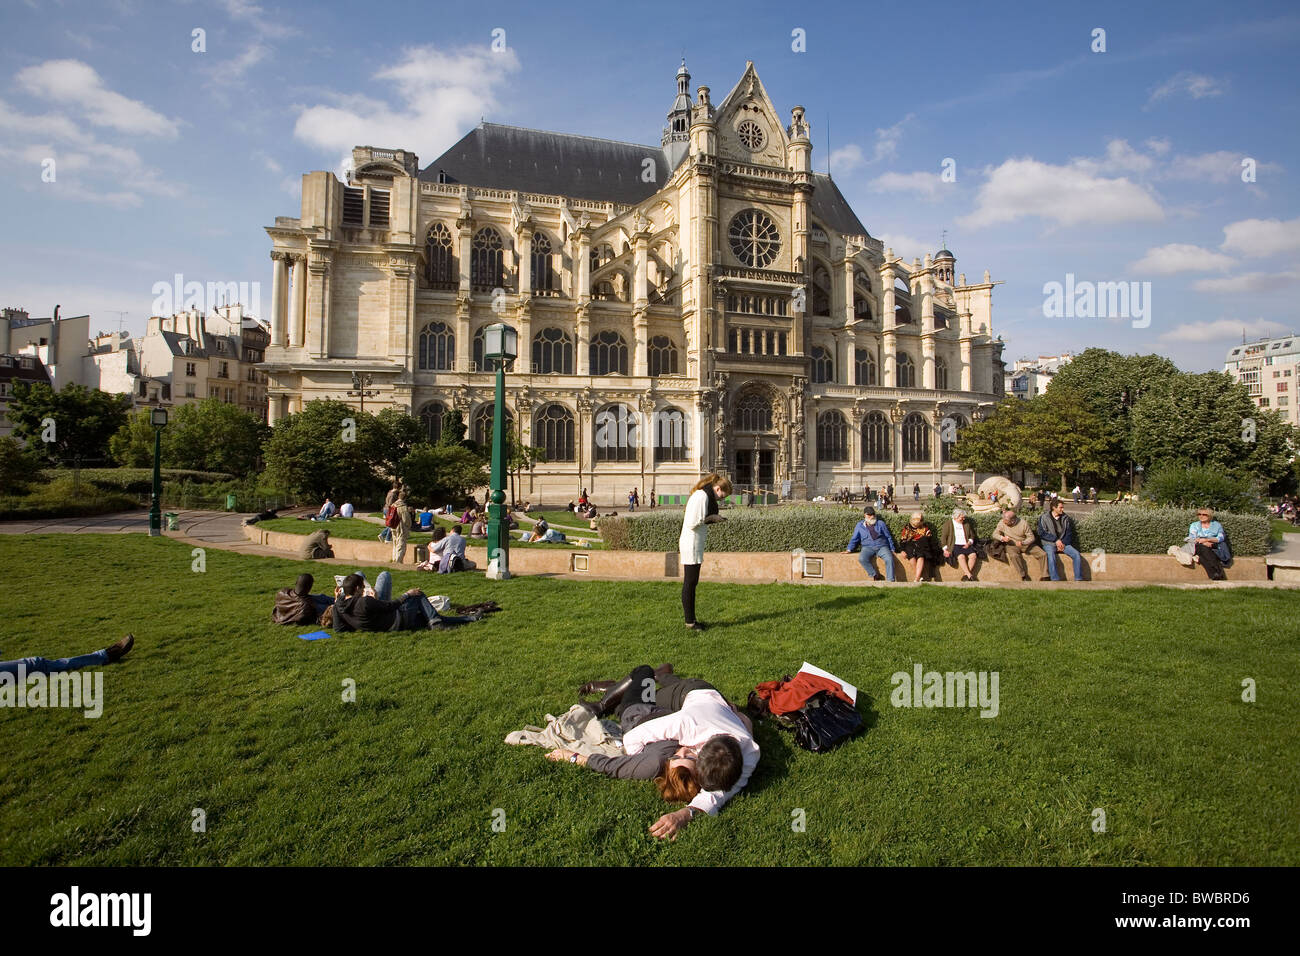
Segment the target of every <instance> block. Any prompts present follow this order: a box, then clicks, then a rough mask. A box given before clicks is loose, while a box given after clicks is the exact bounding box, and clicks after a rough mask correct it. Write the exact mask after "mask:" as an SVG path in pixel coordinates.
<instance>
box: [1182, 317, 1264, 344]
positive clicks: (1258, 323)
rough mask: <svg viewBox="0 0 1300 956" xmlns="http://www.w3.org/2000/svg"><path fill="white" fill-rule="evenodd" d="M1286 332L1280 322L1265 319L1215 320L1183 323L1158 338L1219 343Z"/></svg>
mask: <svg viewBox="0 0 1300 956" xmlns="http://www.w3.org/2000/svg"><path fill="white" fill-rule="evenodd" d="M1285 331H1287V327H1286V326H1285V325H1282V324H1281V323H1280V322H1270V321H1269V320H1267V319H1216V320H1215V321H1213V322H1184V323H1183V324H1182V325H1179V326H1176V327H1175V328H1173V329H1170V330H1169V331H1168V332H1165V333H1164V334H1163V335H1161V336H1160V338H1161V339H1162V340H1164V341H1168V342H1221V341H1225V340H1227V339H1238V338H1241V336H1243V335H1244V336H1246V337H1247V338H1262V337H1264V336H1272V335H1277V334H1279V333H1281V332H1285Z"/></svg>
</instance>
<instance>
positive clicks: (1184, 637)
mask: <svg viewBox="0 0 1300 956" xmlns="http://www.w3.org/2000/svg"><path fill="white" fill-rule="evenodd" d="M87 553H90V554H94V555H95V561H94V565H93V567H94V568H95V569H97V570H96V571H93V572H92V571H91V569H90V568H89V567H88V566H87V564H86V562H85V560H84V557H85V555H86V554H87ZM0 560H2V561H3V563H4V566H5V567H8V568H11V569H22V572H23V575H24V577H31V578H36V579H39V580H40V581H41V583H42V587H41V588H40V589H36V588H26V589H24V592H23V593H24V594H25V595H26V597H25V599H23V600H18V599H16V596H15V599H14V600H11V601H10V602H9V603H8V607H7V611H6V613H5V614H4V615H3V616H0V652H2V654H0V656H2V657H4V658H13V657H16V656H18V655H36V654H41V655H45V656H51V657H52V656H60V655H66V654H75V653H83V652H86V651H89V650H91V649H94V648H98V647H102V646H104V645H105V644H107V643H109V642H111V641H113V640H115V639H117V638H118V637H119V636H120V635H122V634H123V633H125V632H126V631H133V632H134V633H135V635H136V638H137V640H138V644H137V646H136V649H135V650H134V651H133V652H132V653H131V654H130V655H129V656H128V657H127V658H126V659H125V661H124V662H122V663H121V664H116V665H112V666H110V667H107V668H105V672H104V692H105V697H106V703H105V704H104V713H103V716H102V717H100V718H99V719H87V718H85V717H83V716H82V714H81V712H80V711H68V710H18V709H8V708H0V739H3V741H4V746H3V748H0V865H57V864H87V865H118V864H167V865H177V864H327V863H335V864H489V865H496V864H515V865H543V864H611V863H612V864H615V865H631V864H673V865H681V864H685V865H708V864H728V865H741V866H745V865H749V866H769V865H780V864H823V863H831V864H923V865H951V864H957V865H965V864H1031V865H1039V864H1045V865H1052V864H1066V865H1078V864H1120V865H1132V864H1142V865H1147V864H1160V865H1171V864H1202V865H1217V864H1229V865H1242V864H1280V865H1296V864H1297V863H1300V831H1298V830H1297V828H1296V826H1295V821H1296V818H1297V812H1298V811H1300V774H1298V773H1297V770H1296V766H1297V762H1298V760H1297V758H1300V693H1298V691H1300V686H1298V684H1300V676H1298V675H1300V649H1298V647H1297V628H1296V623H1295V622H1296V616H1295V606H1296V605H1295V602H1296V597H1295V594H1294V593H1291V592H1286V591H1281V590H1277V591H1273V590H1262V589H1256V590H1247V589H1234V590H1223V591H1198V592H1191V591H1184V590H1174V589H1157V588H1147V589H1132V590H1121V591H1091V592H1077V593H1071V592H1068V591H1059V590H1054V591H1047V590H1044V591H1024V590H1014V591H1013V590H1000V589H970V590H957V589H952V588H938V587H930V586H922V587H898V588H890V589H887V590H886V589H872V588H845V587H816V586H798V585H762V586H754V585H721V584H709V583H705V584H703V585H702V586H701V588H700V595H699V599H700V608H701V611H702V613H703V616H704V618H705V620H707V621H710V622H712V623H713V626H712V627H711V628H710V629H709V630H707V631H705V632H704V633H703V634H696V633H693V632H689V631H686V630H685V629H684V628H683V627H682V626H681V618H680V608H679V606H678V592H677V588H676V586H675V585H673V584H672V583H659V582H654V583H650V582H646V583H638V582H627V583H623V582H618V583H608V582H594V581H571V580H565V579H551V578H541V577H533V578H516V579H514V580H511V581H508V582H489V581H486V580H484V579H483V578H482V577H479V576H477V575H457V576H456V578H455V580H454V582H450V583H449V585H448V586H449V587H452V588H453V593H452V595H451V597H452V599H453V601H455V602H457V603H460V602H473V601H479V600H483V599H487V598H494V599H496V600H498V601H499V602H500V603H501V604H502V606H503V607H504V608H505V610H504V611H503V612H501V613H499V614H496V615H492V616H491V617H490V618H489V619H487V620H485V621H483V622H481V623H478V624H472V625H468V626H466V627H463V628H460V629H457V630H453V631H448V632H441V633H440V632H423V633H416V634H412V633H395V634H369V635H359V634H344V635H339V636H337V637H334V638H332V639H329V640H324V641H317V642H307V641H301V640H298V639H297V637H296V635H297V634H298V633H299V632H300V631H305V630H308V628H305V627H277V626H275V625H272V624H270V623H269V614H270V607H271V603H272V593H273V592H274V590H275V589H276V588H278V587H281V586H283V585H285V584H287V583H289V582H291V581H292V580H293V579H294V576H295V575H296V574H297V573H299V572H300V571H302V570H305V569H309V568H312V565H311V564H310V563H309V562H296V561H291V560H283V559H276V558H263V557H257V556H249V555H241V554H237V553H234V552H227V551H220V550H216V549H208V550H207V552H206V556H205V560H206V570H204V571H203V572H202V573H196V572H195V571H193V570H192V567H193V561H194V560H195V559H194V557H193V556H192V551H191V545H188V544H183V543H181V542H177V541H173V540H169V539H167V538H148V537H145V536H137V535H103V536H100V535H77V536H73V535H23V536H12V537H11V536H0ZM314 570H315V571H316V572H317V575H318V577H319V576H320V571H321V570H322V568H321V566H320V565H316V566H315V567H314ZM395 577H396V581H395V589H396V590H398V591H400V590H402V589H405V588H407V587H409V586H413V585H418V584H426V585H427V582H428V577H427V575H420V574H418V573H416V572H405V571H404V572H399V573H398V574H397V575H396V576H395ZM804 659H808V660H811V661H813V662H814V663H817V664H819V665H821V666H824V667H827V668H830V669H832V670H834V671H835V672H836V673H838V674H840V675H841V676H843V677H844V678H846V679H849V680H851V681H854V682H856V683H857V684H858V686H859V687H860V688H861V694H860V696H859V702H858V706H859V710H860V711H861V712H862V714H863V715H864V718H865V720H866V723H867V725H868V729H867V730H866V731H865V732H864V733H863V734H861V735H860V736H859V737H857V738H856V739H854V740H853V741H851V742H850V743H848V744H847V745H844V746H842V747H840V748H839V749H837V750H835V751H833V752H831V753H829V754H825V755H817V754H812V753H808V752H805V751H803V750H800V749H798V748H796V747H795V746H793V744H792V742H791V740H790V738H789V737H788V736H786V735H784V734H783V733H782V732H780V731H778V730H776V729H774V728H773V727H771V726H767V725H764V724H760V726H759V728H758V733H757V736H758V741H759V743H760V745H761V747H762V749H763V757H762V760H761V762H760V763H759V765H758V769H757V771H756V773H755V775H754V777H753V779H752V780H751V782H750V785H749V787H748V788H746V791H745V792H744V793H742V794H741V795H740V796H739V797H737V798H736V799H735V800H734V801H733V802H732V803H731V804H730V805H729V806H727V807H725V808H724V809H723V811H722V813H721V814H720V815H719V816H718V817H716V818H712V819H700V820H696V821H695V822H694V823H692V824H691V826H690V827H689V828H688V829H687V830H686V832H685V833H684V834H682V836H681V837H680V838H679V839H678V840H677V841H676V842H675V843H660V842H657V841H655V840H654V839H653V838H652V837H650V836H649V835H648V834H647V833H646V828H647V827H648V826H649V824H650V823H651V822H652V821H654V820H655V819H656V818H657V817H658V816H659V815H660V814H661V813H662V812H664V811H665V809H666V806H665V805H664V804H662V803H661V802H660V801H659V799H658V797H657V795H656V794H655V792H654V789H653V787H652V786H651V785H650V784H649V783H638V782H626V781H615V780H608V779H605V778H603V777H601V776H598V775H597V774H595V773H593V772H590V771H587V770H584V769H582V768H578V767H573V766H569V765H567V764H554V763H551V762H548V761H546V760H545V759H543V756H542V751H541V750H539V749H538V748H532V747H521V748H514V747H508V746H506V745H505V744H504V743H503V742H502V741H503V738H504V737H505V735H506V734H507V733H509V732H510V731H512V730H515V729H518V728H520V727H522V726H524V725H525V724H537V723H541V721H542V717H543V715H544V714H546V713H548V712H549V713H560V712H562V711H563V710H564V709H565V708H566V707H567V706H568V705H569V704H570V703H571V702H572V700H573V694H574V691H575V688H576V687H577V685H578V684H579V683H580V682H582V681H584V680H586V679H589V678H601V677H615V676H618V675H619V674H620V673H622V672H624V671H626V670H627V669H629V668H630V667H631V665H633V664H636V663H641V662H647V663H650V664H659V663H661V662H663V661H672V662H674V663H675V664H676V667H677V671H678V673H680V674H684V675H703V676H706V677H708V678H709V679H710V680H712V681H713V682H714V683H716V684H717V685H718V686H719V687H720V688H721V689H722V690H723V691H724V692H725V693H726V694H727V695H728V696H730V697H731V698H732V699H735V700H740V701H743V699H744V697H745V695H746V693H747V692H748V691H749V689H750V688H751V687H752V686H753V685H754V684H755V683H757V682H758V681H761V680H767V679H771V678H775V677H779V676H780V675H782V674H784V673H787V672H792V671H794V670H796V669H797V668H798V667H799V664H800V662H801V661H803V660H804ZM913 662H920V663H922V664H923V665H924V666H925V668H926V669H927V670H929V669H934V670H939V671H948V670H961V671H965V670H976V671H979V670H989V671H997V672H998V673H999V675H1000V690H999V698H1000V699H999V705H1000V712H999V714H998V716H997V717H996V718H992V719H984V718H981V717H980V716H979V714H978V712H976V711H974V710H959V709H955V708H954V709H942V708H936V709H903V708H895V707H892V706H891V705H890V694H891V690H892V684H891V681H890V675H891V674H892V673H894V672H896V671H905V672H910V671H911V668H912V664H913ZM1248 677H1249V678H1252V679H1253V680H1254V681H1255V682H1256V684H1257V687H1258V700H1257V702H1255V703H1244V702H1243V701H1242V699H1241V695H1242V680H1243V678H1248ZM347 681H355V688H356V700H355V703H346V702H344V701H343V700H342V689H343V687H344V686H345V682H347ZM199 808H201V809H202V810H203V811H204V813H205V814H206V832H203V833H195V832H193V830H192V827H191V821H192V819H193V816H192V814H193V811H194V810H195V809H199ZM1094 809H1101V810H1104V811H1105V815H1106V831H1105V832H1104V833H1098V832H1094V831H1093V829H1092V826H1091V824H1092V823H1093V820H1094V814H1093V811H1094ZM798 810H802V811H803V819H804V820H805V821H806V828H805V830H804V832H794V830H793V829H792V826H791V824H792V821H793V820H795V819H796V817H795V812H796V811H798ZM494 811H503V812H504V817H502V816H501V815H500V814H497V815H496V816H495V819H498V820H501V819H503V820H504V822H505V829H504V831H503V832H494V830H493V828H492V822H493V819H494Z"/></svg>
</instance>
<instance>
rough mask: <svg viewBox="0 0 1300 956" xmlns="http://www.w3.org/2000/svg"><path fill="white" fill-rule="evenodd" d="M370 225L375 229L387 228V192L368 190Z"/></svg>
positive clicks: (384, 190)
mask: <svg viewBox="0 0 1300 956" xmlns="http://www.w3.org/2000/svg"><path fill="white" fill-rule="evenodd" d="M370 225H371V226H372V227H373V228H376V229H387V228H388V191H387V190H386V189H372V190H370Z"/></svg>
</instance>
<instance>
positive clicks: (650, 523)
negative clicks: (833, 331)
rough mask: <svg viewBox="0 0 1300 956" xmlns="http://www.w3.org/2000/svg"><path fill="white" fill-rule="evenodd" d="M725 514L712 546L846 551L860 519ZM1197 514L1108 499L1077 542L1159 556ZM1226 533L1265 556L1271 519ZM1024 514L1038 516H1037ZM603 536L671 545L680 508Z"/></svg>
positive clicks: (618, 525) (614, 545)
mask: <svg viewBox="0 0 1300 956" xmlns="http://www.w3.org/2000/svg"><path fill="white" fill-rule="evenodd" d="M912 510H913V509H904V508H902V507H900V508H899V513H898V514H894V513H893V512H892V511H890V512H886V513H885V514H884V515H883V516H882V517H883V518H884V519H885V523H886V524H887V525H888V526H889V530H890V531H891V532H892V533H893V535H894V538H895V540H897V538H898V531H899V529H900V528H902V526H903V525H904V524H906V523H907V520H908V518H909V516H910V514H911V511H912ZM951 513H952V511H951V507H945V508H944V509H943V510H942V511H940V512H937V513H934V512H927V513H926V514H925V517H926V520H927V521H929V522H930V524H931V525H932V526H933V527H935V528H936V530H937V529H938V527H939V525H940V522H942V521H944V520H946V519H947V517H948V516H949V515H950V514H951ZM723 516H724V517H725V518H726V519H727V520H726V521H725V522H723V523H721V524H715V525H710V526H709V539H708V550H710V551H793V550H795V549H796V548H802V549H803V550H804V551H822V552H825V551H843V550H844V548H845V546H846V545H847V544H848V543H849V538H851V537H852V536H853V527H854V525H856V524H857V522H858V521H859V520H860V519H861V518H862V509H861V508H855V507H844V506H839V505H791V506H788V507H781V508H772V509H764V510H759V509H749V508H731V509H727V510H724V512H723ZM970 517H971V520H972V521H974V522H975V532H976V534H978V535H979V536H980V538H982V539H987V538H989V537H991V536H992V534H993V530H994V528H996V527H997V525H998V521H1000V520H1001V515H1000V513H999V512H987V513H984V514H978V515H970ZM1195 517H1196V516H1195V512H1192V511H1185V510H1182V509H1177V508H1151V507H1146V506H1142V505H1107V506H1105V507H1103V508H1099V509H1097V510H1096V511H1094V512H1093V513H1092V514H1090V515H1087V516H1084V517H1081V518H1076V525H1077V528H1078V532H1079V547H1080V550H1083V551H1094V550H1097V549H1098V548H1100V549H1103V550H1105V551H1109V552H1112V553H1114V554H1164V553H1165V551H1166V550H1168V548H1169V546H1170V545H1171V544H1182V543H1183V541H1184V540H1185V539H1186V537H1187V526H1188V525H1189V524H1191V522H1192V521H1194V520H1195ZM1218 519H1219V521H1220V522H1222V524H1223V527H1224V530H1225V531H1226V532H1227V534H1228V541H1229V544H1230V545H1231V546H1232V551H1233V554H1239V555H1243V556H1245V555H1263V554H1268V551H1269V532H1270V526H1269V521H1268V518H1266V517H1264V516H1258V515H1234V514H1222V515H1218ZM1027 520H1029V521H1033V522H1036V520H1037V516H1036V515H1030V516H1028V518H1027ZM599 528H600V534H601V537H602V538H603V539H604V541H605V547H606V548H608V549H610V550H613V551H676V550H677V540H678V537H679V536H680V535H681V530H682V512H680V511H655V512H653V513H648V514H644V515H637V516H634V517H622V516H620V517H617V518H601V519H600V520H599Z"/></svg>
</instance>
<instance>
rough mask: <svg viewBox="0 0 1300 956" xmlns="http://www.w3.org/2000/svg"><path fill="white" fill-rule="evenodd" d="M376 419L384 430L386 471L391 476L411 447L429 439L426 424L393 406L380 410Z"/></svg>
mask: <svg viewBox="0 0 1300 956" xmlns="http://www.w3.org/2000/svg"><path fill="white" fill-rule="evenodd" d="M375 421H376V423H377V424H378V425H379V427H380V428H381V429H382V431H383V447H384V458H383V469H384V473H385V474H386V475H389V476H391V475H395V474H397V470H398V467H399V465H400V464H401V462H402V460H403V459H404V458H406V456H407V455H408V454H410V452H411V449H413V448H414V447H415V446H416V445H418V444H420V443H421V442H427V441H428V439H427V438H426V437H425V431H424V424H423V423H422V422H421V421H420V420H419V419H418V418H412V417H411V416H410V415H408V414H406V412H404V411H402V410H401V409H400V408H392V407H388V408H385V409H383V410H382V411H380V412H379V414H378V415H376V416H375Z"/></svg>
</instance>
